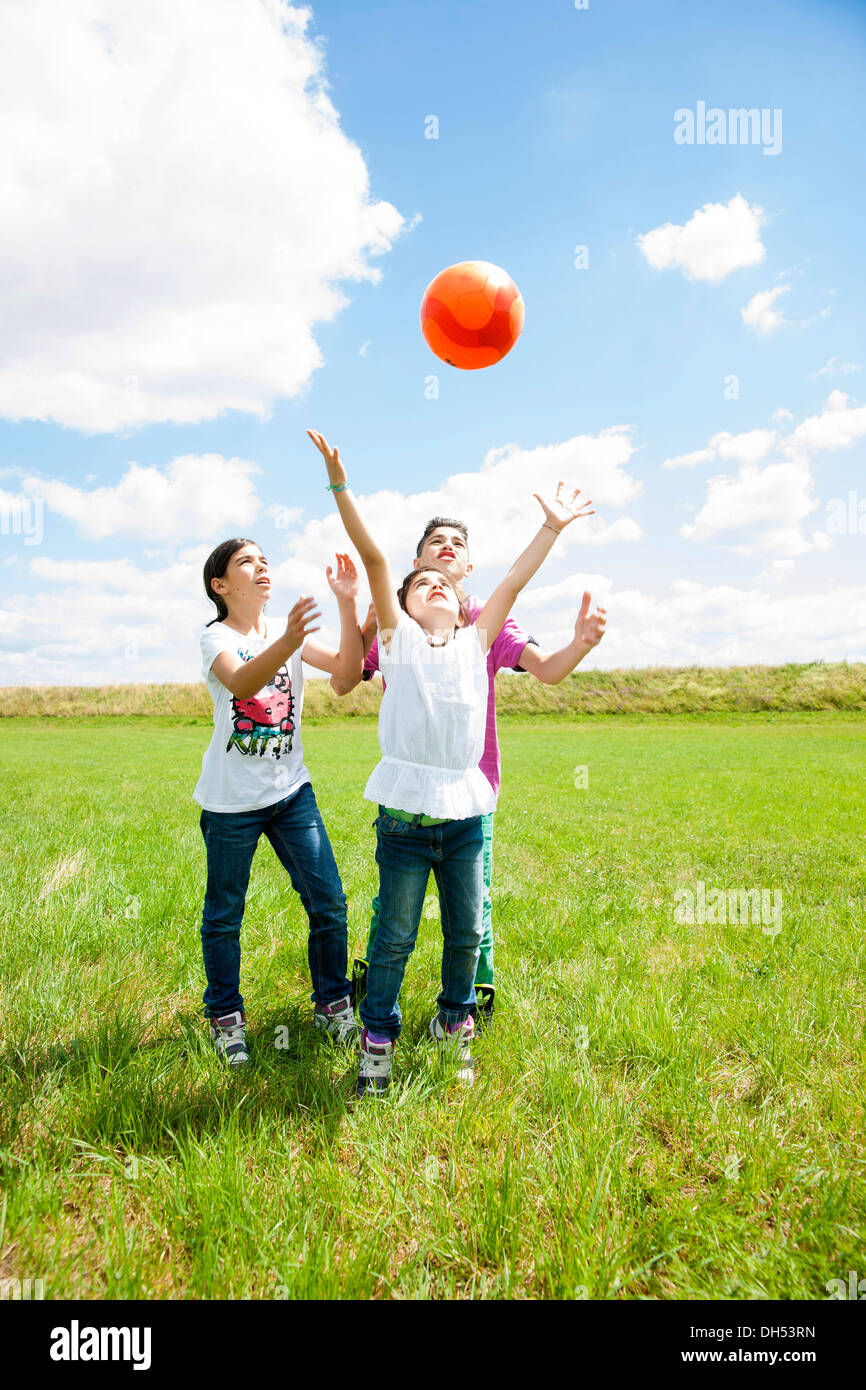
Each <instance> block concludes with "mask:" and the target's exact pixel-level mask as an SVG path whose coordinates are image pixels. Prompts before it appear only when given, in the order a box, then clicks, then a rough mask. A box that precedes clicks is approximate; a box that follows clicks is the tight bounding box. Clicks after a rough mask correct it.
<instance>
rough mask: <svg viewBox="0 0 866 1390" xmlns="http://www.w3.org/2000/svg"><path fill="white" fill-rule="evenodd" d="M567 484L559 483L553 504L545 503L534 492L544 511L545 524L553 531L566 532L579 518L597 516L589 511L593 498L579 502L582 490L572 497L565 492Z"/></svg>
mask: <svg viewBox="0 0 866 1390" xmlns="http://www.w3.org/2000/svg"><path fill="white" fill-rule="evenodd" d="M564 487H565V483H563V482H559V483H557V485H556V497H555V498H554V499H553V501H552V502H545V500H544V498H543V497H539V495H538V493H537V492H533V494H532V495H533V497H534V498H535V500H536V501H537V502H538V503H540V505H541V507H542V509H543V511H544V524H545V526H549V527H550V528H551V530H552V531H564V530H565V528H566V526H568V525H569V523H570V522H572V521H576V520H577V518H578V517H579V516H595V512H594V511H587V508H588V507H590V506H591V503H592V498H591V497H590V498H588V499H587V500H586V501H585V502H578V500H577V499H578V497H579V496H580V488H579V487H576V488H575V489H574V492H573V493H572V494H571V497H569V496H568V495H567V493H564V492H563V488H564Z"/></svg>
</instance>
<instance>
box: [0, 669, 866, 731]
mask: <svg viewBox="0 0 866 1390" xmlns="http://www.w3.org/2000/svg"><path fill="white" fill-rule="evenodd" d="M496 684H497V692H498V693H497V701H496V704H497V709H498V710H499V711H500V712H502V713H503V714H536V713H542V714H545V713H548V714H567V715H573V716H584V715H590V714H701V713H707V712H713V711H718V712H722V713H724V712H726V711H728V712H742V713H748V712H750V711H760V710H820V709H829V710H832V709H837V710H866V663H864V662H854V663H851V664H849V663H847V662H832V663H829V662H828V663H824V662H813V663H811V664H809V665H794V664H791V665H787V666H680V667H664V666H656V667H647V668H646V669H643V670H633V671H592V670H590V671H576V672H575V673H574V674H573V675H571V676H569V677H567V679H566V680H564V681H562V683H561V684H560V685H542V684H541V682H540V681H537V680H535V679H533V678H532V677H531V676H528V675H515V674H512V673H510V672H508V673H505V672H503V673H502V674H500V675H499V676H498V677H497V682H496ZM381 690H382V687H381V683H380V681H379V680H378V679H375V680H373V681H368V682H366V683H364V684H362V685H360V686H358V687H357V688H356V689H355V690H353V691H352V693H351V695H347V696H345V697H344V698H343V699H339V698H338V697H337V696H336V695H335V694H334V693H333V691H332V690H331V687H330V685H329V683H328V681H326V680H308V681H307V682H306V685H305V695H304V713H305V714H306V715H307V716H308V717H315V718H328V717H330V716H343V715H374V714H376V713H377V711H378V708H379V700H380V698H381ZM21 715H33V716H36V717H38V718H40V719H44V718H46V717H54V718H64V717H66V718H69V717H80V716H82V715H102V716H105V715H117V716H118V717H120V718H123V717H124V716H131V715H168V716H175V717H177V718H185V719H205V720H208V721H210V719H211V716H212V705H211V701H210V696H209V695H208V693H207V689H206V687H205V685H204V683H203V682H199V683H197V684H195V685H170V684H164V685H102V686H83V685H82V686H65V685H39V686H5V687H0V718H10V717H12V716H21Z"/></svg>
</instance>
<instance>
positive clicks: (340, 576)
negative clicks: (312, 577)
mask: <svg viewBox="0 0 866 1390" xmlns="http://www.w3.org/2000/svg"><path fill="white" fill-rule="evenodd" d="M325 576H326V578H327V580H328V583H329V584H330V586H331V593H332V594H333V595H334V597H335V598H338V599H339V598H355V597H356V596H357V593H358V571H357V569H356V568H355V564H354V561H353V560H352V557H351V555H341V554H340V553H339V552H338V553H337V572H336V574H335V573H334V571H333V570H332V569H331V566H330V565H329V566H328V568H327V569H326V570H325Z"/></svg>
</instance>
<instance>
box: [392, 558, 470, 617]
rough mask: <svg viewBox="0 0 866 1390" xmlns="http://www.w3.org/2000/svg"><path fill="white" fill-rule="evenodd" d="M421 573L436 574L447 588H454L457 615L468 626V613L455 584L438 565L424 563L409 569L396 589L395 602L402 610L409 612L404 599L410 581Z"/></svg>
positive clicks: (410, 585) (410, 584) (410, 583)
mask: <svg viewBox="0 0 866 1390" xmlns="http://www.w3.org/2000/svg"><path fill="white" fill-rule="evenodd" d="M421 574H435V575H438V577H439V578H440V579H441V580H442V583H443V584H447V585H448V587H449V589H453V590H454V596H455V598H456V599H457V616H458V618H459V619H462V622H463V625H464V627H466V626H468V624H469V615H468V613H467V612H466V609H465V608H464V607H463V602H462V600H461V598H460V595H459V594H458V592H457V585H456V584H455V583H454V580H453V579H452V578H451V577H450V575H447V574H446V573H445V571H444V570H441V569H440V568H439V566H438V565H424V566H423V567H422V568H421V569H416V570H410V571H409V573H408V574H407V575H406V578H405V579H404V580H403V583H402V584H401V585H400V587H399V589H398V590H397V602H398V603H399V604H400V607H401V608H402V609H403V612H404V613H408V612H409V610H408V608H407V607H406V600H407V598H408V597H409V590H410V589H411V588H412V581H413V580H415V579H417V578H418V576H419V575H421Z"/></svg>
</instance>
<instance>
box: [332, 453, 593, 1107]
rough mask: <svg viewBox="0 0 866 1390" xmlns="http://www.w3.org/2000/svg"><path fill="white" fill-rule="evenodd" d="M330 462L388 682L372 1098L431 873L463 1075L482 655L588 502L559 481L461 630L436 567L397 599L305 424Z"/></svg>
mask: <svg viewBox="0 0 866 1390" xmlns="http://www.w3.org/2000/svg"><path fill="white" fill-rule="evenodd" d="M307 433H308V434H309V436H310V438H311V439H312V440H313V443H314V444H315V445H316V447H317V448H318V449H319V451H320V452H321V454H322V456H323V457H324V459H325V462H326V464H327V469H328V478H329V484H328V485H329V487H330V488H331V489H332V491H333V493H334V497H335V500H336V503H337V507H338V509H339V512H340V516H341V518H342V520H343V524H344V526H345V528H346V532H347V534H348V536H349V538H350V540H351V541H352V542H353V544H354V545H355V546H356V547H357V550H358V553H359V555H360V556H361V560H362V562H363V564H364V568H365V569H366V571H367V578H368V581H369V584H370V590H371V592H372V596H373V602H374V604H375V605H376V612H377V615H378V619H379V662H380V668H381V671H382V675H383V677H384V679H385V683H386V689H385V693H384V694H383V696H382V705H381V710H380V714H379V744H380V747H381V750H382V758H381V761H380V762H379V764H378V766H377V767H376V768H375V770H374V771H373V773H372V776H371V777H370V779H369V781H368V783H367V786H366V788H365V791H364V795H365V797H367V798H368V799H369V800H371V801H375V802H377V803H378V805H379V817H378V820H377V822H376V832H377V847H376V862H377V863H378V865H379V926H378V931H377V934H376V938H375V942H374V947H373V950H372V952H371V955H370V960H369V968H368V973H367V994H366V998H365V999H364V1002H363V1004H362V1005H361V1019H362V1022H363V1024H364V1030H363V1033H362V1034H361V1066H360V1073H359V1076H358V1085H357V1091H358V1095H367V1094H373V1095H381V1094H383V1093H384V1092H385V1091H386V1090H387V1087H388V1084H389V1082H390V1079H391V1070H392V1066H393V1059H394V1050H395V1044H396V1040H397V1038H398V1037H399V1034H400V1027H401V1017H400V1008H399V1004H398V1002H397V1000H398V995H399V993H400V986H401V985H402V983H403V974H404V971H405V969H406V962H407V960H408V958H409V955H410V953H411V951H412V950H413V948H414V945H415V938H416V935H417V932H418V924H419V922H420V919H421V911H422V908H423V905H424V894H425V891H426V887H427V881H428V879H429V876H430V871H431V869H432V871H433V874H434V876H435V878H436V883H437V886H438V889H439V902H440V910H441V916H442V934H443V938H444V944H443V952H442V991H441V993H440V995H439V999H438V1004H439V1010H438V1013H437V1015H436V1017H435V1018H434V1019H433V1020H432V1022H431V1024H430V1034H431V1037H433V1038H434V1040H435V1041H436V1042H438V1043H439V1044H440V1046H441V1047H442V1048H443V1049H444V1050H446V1051H447V1052H449V1053H452V1054H453V1055H454V1056H455V1057H456V1059H457V1062H458V1068H457V1074H458V1076H459V1077H460V1078H461V1079H462V1080H465V1081H471V1080H472V1075H473V1073H472V1055H471V1043H472V1031H473V1019H472V1017H471V1015H470V1012H469V1011H470V1006H471V1004H472V1003H473V1002H474V999H475V968H476V965H477V962H478V951H479V946H480V943H481V905H482V890H483V863H482V856H483V835H482V829H481V817H482V816H483V815H486V814H487V813H488V812H489V811H491V810H492V809H493V804H494V799H495V798H494V794H493V791H492V788H491V786H490V783H489V782H488V780H487V778H486V777H485V776H484V774H483V773H482V772H481V771H480V769H479V767H478V764H479V761H480V759H481V756H482V753H483V751H484V727H485V719H486V711H487V694H488V676H487V652H488V650H489V648H490V645H491V643H492V642H493V641H494V639H495V637H496V635H497V634H498V632H499V630H500V628H501V627H502V624H503V623H504V622H505V619H506V618H507V617H508V614H509V612H510V610H511V606H512V604H513V603H514V601H515V599H516V597H517V595H518V594H519V592H520V590H521V589H522V588H523V587H524V585H525V584H527V583H528V582H529V580H530V579H531V578H532V576H533V575H534V574H535V572H536V570H537V569H538V568H539V566H540V565H541V564H542V562H543V561H544V559H545V557H546V556H547V555H548V553H549V551H550V550H551V548H552V546H553V543H554V541H555V540H556V537H557V535H558V534H559V532H560V531H562V530H563V529H564V528H565V527H566V526H568V525H569V523H570V522H572V521H574V520H575V518H576V517H579V516H590V515H592V512H591V511H590V510H589V502H586V503H583V504H579V503H578V502H577V498H578V493H579V489H575V491H574V493H573V494H572V496H571V497H570V498H567V497H566V496H564V495H563V487H564V484H563V483H559V485H558V487H557V489H556V499H555V501H553V502H550V503H548V502H545V501H543V499H542V498H541V497H539V496H538V493H534V494H533V496H534V497H536V499H537V500H538V502H539V503H540V504H541V507H542V509H543V511H544V522H543V523H542V525H541V527H540V528H539V530H538V533H537V534H536V536H535V537H534V538H533V540H532V541H531V542H530V544H529V545H528V546H527V548H526V549H525V550H524V551H523V553H522V555H520V556H519V558H518V559H517V560H516V561H515V563H514V564H513V565H512V567H511V569H510V570H509V571H508V574H507V575H506V576H505V578H504V579H503V580H502V582H501V583H500V584H499V585H497V587H496V589H495V590H494V592H493V594H492V595H491V596H490V598H489V599H488V600H487V602H486V604H485V605H484V607H483V609H482V610H481V612H480V613H479V615H478V618H477V621H476V622H475V624H474V625H470V624H469V623H468V622H467V621H466V619H465V616H464V614H463V611H462V608H461V604H460V600H459V598H458V596H457V591H456V589H455V588H454V586H453V584H452V583H451V581H450V579H448V577H447V576H446V575H445V574H443V573H441V572H440V571H439V570H436V569H418V570H412V572H411V573H410V574H409V575H407V576H406V578H405V579H404V581H403V583H402V585H401V586H400V589H399V591H398V592H397V593H396V594H395V591H394V582H393V579H392V577H391V570H390V567H389V565H388V561H387V559H386V557H385V554H384V552H383V551H382V550H381V548H380V547H379V546H378V545H377V543H376V541H375V540H374V539H373V538H372V536H371V535H370V533H369V531H368V530H367V527H366V525H365V523H364V521H363V518H362V517H361V513H360V511H359V510H358V504H357V502H356V500H355V497H354V496H353V494H352V493H351V491H350V490H349V487H348V483H347V480H346V471H345V469H344V467H343V464H342V462H341V460H340V453H339V449H337V448H334V449H333V450H332V449H330V448H329V446H328V444H327V442H326V440H325V439H324V438H323V436H322V435H321V434H317V433H316V432H315V431H313V430H308V431H307Z"/></svg>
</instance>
